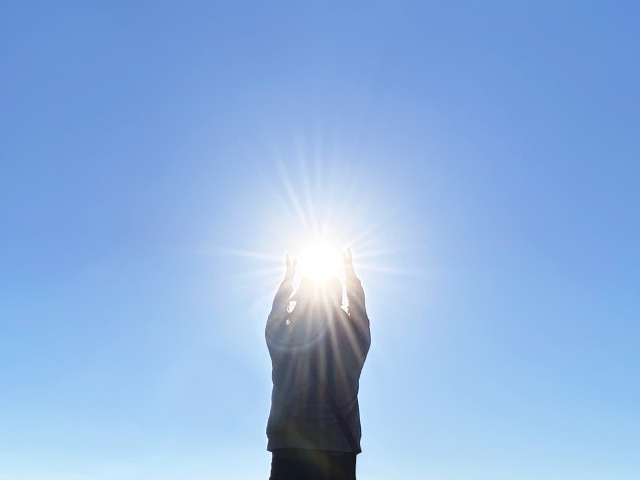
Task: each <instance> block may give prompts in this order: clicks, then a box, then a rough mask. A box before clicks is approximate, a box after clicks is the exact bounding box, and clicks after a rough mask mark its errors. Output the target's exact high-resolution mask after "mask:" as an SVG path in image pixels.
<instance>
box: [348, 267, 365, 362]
mask: <svg viewBox="0 0 640 480" xmlns="http://www.w3.org/2000/svg"><path fill="white" fill-rule="evenodd" d="M345 283H346V287H347V300H349V319H350V321H351V325H352V326H353V328H354V329H355V330H356V331H357V332H358V334H359V337H360V339H361V341H362V342H363V344H364V345H363V347H365V348H366V349H367V350H368V349H369V345H370V344H371V332H370V328H369V317H368V316H367V309H366V306H365V302H364V289H363V288H362V283H361V282H360V279H359V278H358V277H348V278H347V280H346V282H345Z"/></svg>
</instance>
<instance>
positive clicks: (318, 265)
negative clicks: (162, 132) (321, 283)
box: [298, 241, 343, 280]
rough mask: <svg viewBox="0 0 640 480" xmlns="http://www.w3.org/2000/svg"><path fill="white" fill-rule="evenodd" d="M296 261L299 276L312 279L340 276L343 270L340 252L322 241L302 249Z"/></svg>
mask: <svg viewBox="0 0 640 480" xmlns="http://www.w3.org/2000/svg"><path fill="white" fill-rule="evenodd" d="M298 261H299V271H300V274H301V277H311V278H313V279H314V280H326V279H327V278H329V277H333V276H335V277H340V275H341V273H342V270H343V268H342V260H341V256H340V252H339V251H338V250H336V249H335V248H333V247H332V246H331V245H329V244H328V243H326V242H323V241H321V242H316V243H314V244H313V245H311V246H310V247H309V248H307V249H306V250H304V251H303V252H302V254H301V255H300V258H299V260H298Z"/></svg>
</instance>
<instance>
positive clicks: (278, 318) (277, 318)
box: [265, 282, 293, 346]
mask: <svg viewBox="0 0 640 480" xmlns="http://www.w3.org/2000/svg"><path fill="white" fill-rule="evenodd" d="M292 293H293V285H292V284H291V282H282V283H281V284H280V287H279V288H278V291H277V292H276V296H275V298H274V299H273V305H272V307H271V313H269V318H268V319H267V326H266V328H265V337H266V340H267V345H268V346H269V345H270V344H271V342H272V341H273V339H274V336H276V335H278V333H279V331H280V330H281V329H282V327H284V326H285V322H286V320H287V315H288V313H287V305H288V304H289V297H290V296H291V294H292Z"/></svg>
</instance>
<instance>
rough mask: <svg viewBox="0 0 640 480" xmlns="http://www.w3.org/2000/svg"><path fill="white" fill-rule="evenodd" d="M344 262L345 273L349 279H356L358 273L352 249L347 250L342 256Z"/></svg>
mask: <svg viewBox="0 0 640 480" xmlns="http://www.w3.org/2000/svg"><path fill="white" fill-rule="evenodd" d="M342 260H343V261H344V273H345V275H346V276H347V278H356V272H355V270H354V269H353V255H352V254H351V249H350V248H347V251H346V252H344V253H343V254H342Z"/></svg>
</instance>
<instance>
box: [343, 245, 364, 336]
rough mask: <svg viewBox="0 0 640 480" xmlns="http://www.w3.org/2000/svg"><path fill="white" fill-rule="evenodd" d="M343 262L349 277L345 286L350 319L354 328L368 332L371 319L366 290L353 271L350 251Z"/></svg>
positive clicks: (348, 250) (344, 256)
mask: <svg viewBox="0 0 640 480" xmlns="http://www.w3.org/2000/svg"><path fill="white" fill-rule="evenodd" d="M342 260H343V261H344V273H345V275H346V276H347V279H346V281H345V284H346V287H347V299H348V300H349V317H350V318H351V322H352V323H353V324H354V326H356V327H359V328H362V329H365V330H366V331H367V332H368V331H369V317H368V316H367V309H366V307H365V303H364V290H363V288H362V283H361V282H360V279H359V278H358V277H357V276H356V272H355V270H354V269H353V255H352V254H351V250H350V249H347V251H346V252H345V253H343V254H342Z"/></svg>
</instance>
